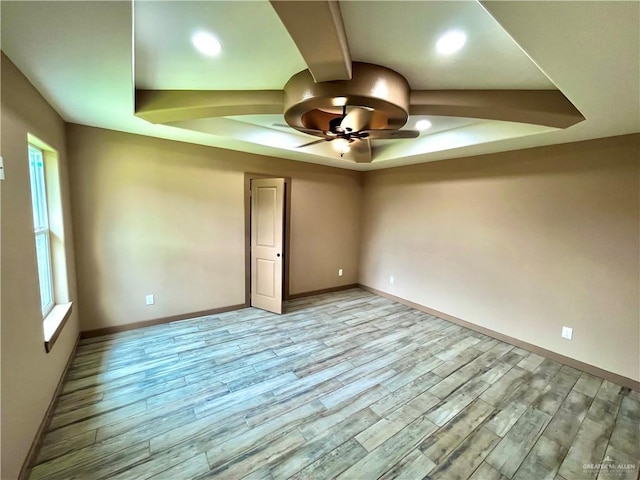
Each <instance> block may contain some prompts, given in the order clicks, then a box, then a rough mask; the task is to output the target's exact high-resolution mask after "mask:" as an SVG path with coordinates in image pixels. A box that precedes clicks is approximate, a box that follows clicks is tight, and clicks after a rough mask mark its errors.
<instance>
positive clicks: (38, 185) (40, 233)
mask: <svg viewBox="0 0 640 480" xmlns="http://www.w3.org/2000/svg"><path fill="white" fill-rule="evenodd" d="M28 152H29V155H28V157H29V180H30V186H31V208H32V211H33V223H34V225H33V233H34V237H35V247H36V262H37V266H38V286H39V291H40V306H41V311H42V319H43V320H44V319H46V317H47V315H49V314H50V313H51V311H52V310H53V308H54V307H55V287H54V281H53V256H52V252H51V228H50V224H49V202H48V198H47V182H46V168H47V167H46V162H45V153H44V151H43V149H41V148H40V147H38V146H36V145H34V144H33V143H31V142H29V143H28ZM34 157H36V158H34ZM34 162H35V163H40V164H41V165H34ZM39 238H40V239H43V241H44V247H40V246H39V245H40V243H39V241H38V240H39Z"/></svg>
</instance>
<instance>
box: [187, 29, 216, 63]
mask: <svg viewBox="0 0 640 480" xmlns="http://www.w3.org/2000/svg"><path fill="white" fill-rule="evenodd" d="M191 43H193V46H194V47H196V49H197V50H198V51H199V52H200V53H202V54H203V55H206V56H208V57H215V56H216V55H219V54H220V51H221V50H222V45H221V44H220V42H219V41H218V39H217V38H216V37H214V36H213V35H212V34H211V33H209V32H196V33H194V34H193V36H192V37H191Z"/></svg>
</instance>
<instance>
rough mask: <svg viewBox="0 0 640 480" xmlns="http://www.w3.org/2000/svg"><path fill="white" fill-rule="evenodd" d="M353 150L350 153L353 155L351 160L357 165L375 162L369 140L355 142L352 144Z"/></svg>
mask: <svg viewBox="0 0 640 480" xmlns="http://www.w3.org/2000/svg"><path fill="white" fill-rule="evenodd" d="M350 147H351V150H350V151H349V153H350V154H351V158H353V160H354V161H355V162H356V163H371V161H372V160H373V155H372V152H371V142H370V141H369V139H368V138H363V139H361V140H354V141H353V142H351V145H350Z"/></svg>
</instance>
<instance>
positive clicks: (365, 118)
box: [340, 107, 374, 132]
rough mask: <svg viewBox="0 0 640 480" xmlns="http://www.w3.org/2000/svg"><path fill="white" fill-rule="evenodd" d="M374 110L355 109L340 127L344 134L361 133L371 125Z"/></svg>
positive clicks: (343, 120)
mask: <svg viewBox="0 0 640 480" xmlns="http://www.w3.org/2000/svg"><path fill="white" fill-rule="evenodd" d="M373 114H374V112H373V110H368V109H366V108H361V107H354V108H352V109H351V111H350V112H349V113H347V115H346V116H345V117H344V118H343V119H342V122H340V127H341V128H342V130H343V131H344V132H359V131H360V130H364V129H366V128H368V127H369V126H370V125H371V119H372V118H373Z"/></svg>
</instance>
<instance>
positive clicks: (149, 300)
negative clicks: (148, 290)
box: [145, 295, 155, 305]
mask: <svg viewBox="0 0 640 480" xmlns="http://www.w3.org/2000/svg"><path fill="white" fill-rule="evenodd" d="M145 300H146V302H147V305H153V304H154V303H155V299H154V298H153V295H147V296H146V297H145Z"/></svg>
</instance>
